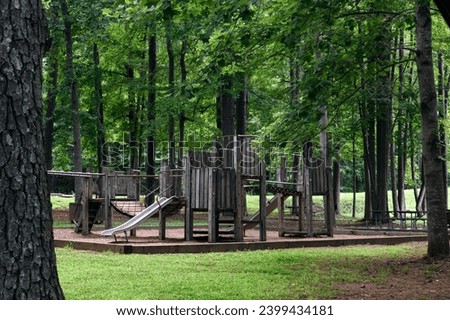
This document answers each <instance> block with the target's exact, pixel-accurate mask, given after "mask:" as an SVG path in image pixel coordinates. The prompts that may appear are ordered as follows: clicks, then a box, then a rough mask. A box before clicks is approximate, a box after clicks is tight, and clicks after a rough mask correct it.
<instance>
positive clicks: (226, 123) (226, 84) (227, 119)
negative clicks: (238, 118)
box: [220, 76, 234, 136]
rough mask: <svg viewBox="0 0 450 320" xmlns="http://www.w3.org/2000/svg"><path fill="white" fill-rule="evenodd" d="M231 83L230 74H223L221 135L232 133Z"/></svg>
mask: <svg viewBox="0 0 450 320" xmlns="http://www.w3.org/2000/svg"><path fill="white" fill-rule="evenodd" d="M232 88H233V84H232V81H231V77H230V76H223V84H222V95H221V109H220V114H221V129H222V135H223V136H232V135H233V134H234V105H233V95H232V92H231V91H232Z"/></svg>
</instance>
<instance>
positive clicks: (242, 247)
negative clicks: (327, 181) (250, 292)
mask: <svg viewBox="0 0 450 320" xmlns="http://www.w3.org/2000/svg"><path fill="white" fill-rule="evenodd" d="M55 231H56V232H55V246H56V247H60V248H61V247H66V246H69V247H71V248H74V249H76V250H89V251H96V252H103V251H111V252H115V253H122V254H174V253H208V252H233V251H249V250H274V249H298V248H318V247H340V246H352V245H395V244H401V243H406V242H416V241H427V236H426V234H423V233H421V234H397V233H378V234H375V233H372V235H370V234H364V233H362V232H360V233H356V232H353V234H345V235H343V234H337V235H336V236H335V237H334V238H293V237H292V238H290V237H288V238H279V237H277V236H275V234H277V233H276V232H274V233H273V234H271V233H269V235H268V236H269V238H268V239H267V241H257V240H253V239H254V237H249V238H247V237H246V239H249V240H246V241H243V242H219V243H208V242H207V241H206V240H207V239H206V238H205V237H199V238H195V239H194V241H184V240H183V239H179V238H178V239H176V238H170V232H169V230H168V238H167V240H166V241H158V239H157V236H156V233H154V236H151V237H147V236H140V237H129V242H128V243H125V242H117V243H114V242H113V239H111V238H104V237H100V236H98V234H95V233H94V234H92V235H91V236H89V237H88V238H86V237H84V238H82V237H81V236H79V237H78V238H77V239H68V238H67V237H64V236H63V235H62V232H63V231H61V230H59V231H58V230H57V229H56V230H55ZM141 231H143V230H141ZM153 231H155V232H156V230H153ZM172 231H175V230H174V229H172ZM139 233H140V231H139V230H138V234H139ZM256 239H257V237H256Z"/></svg>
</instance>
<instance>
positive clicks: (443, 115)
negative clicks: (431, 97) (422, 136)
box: [438, 53, 448, 209]
mask: <svg viewBox="0 0 450 320" xmlns="http://www.w3.org/2000/svg"><path fill="white" fill-rule="evenodd" d="M438 70H439V82H438V83H439V84H438V101H439V104H438V110H439V120H440V121H439V135H440V137H439V138H440V141H441V143H440V147H441V157H442V159H445V158H446V157H447V135H446V133H445V125H444V123H445V121H446V120H447V103H446V99H445V89H444V81H445V80H444V77H445V70H444V59H443V57H442V53H439V55H438ZM441 162H442V174H443V175H442V179H443V181H444V186H445V188H444V193H445V208H446V209H447V208H448V192H447V186H448V176H447V161H441Z"/></svg>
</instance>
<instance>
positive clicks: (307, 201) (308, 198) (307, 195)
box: [303, 166, 314, 237]
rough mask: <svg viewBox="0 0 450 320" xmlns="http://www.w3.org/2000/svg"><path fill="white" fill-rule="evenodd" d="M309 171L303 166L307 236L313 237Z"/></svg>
mask: <svg viewBox="0 0 450 320" xmlns="http://www.w3.org/2000/svg"><path fill="white" fill-rule="evenodd" d="M309 174H310V169H309V167H308V166H305V170H304V175H303V179H304V181H303V182H304V184H305V214H306V217H307V219H308V236H309V237H312V236H313V235H314V225H313V220H314V217H313V210H312V192H311V179H310V175H309Z"/></svg>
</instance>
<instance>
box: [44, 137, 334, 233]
mask: <svg viewBox="0 0 450 320" xmlns="http://www.w3.org/2000/svg"><path fill="white" fill-rule="evenodd" d="M254 140H255V137H251V136H230V137H221V138H219V139H217V140H216V141H214V142H213V143H212V145H211V147H210V148H209V150H207V151H189V152H187V154H186V155H185V159H184V163H183V166H182V168H175V169H174V168H171V166H170V165H169V164H168V163H167V161H162V162H161V164H160V170H159V174H158V175H157V176H146V175H141V174H139V172H128V173H117V172H112V171H109V170H107V169H104V172H103V173H68V172H54V171H50V172H49V174H50V175H53V176H60V175H63V176H64V175H68V176H73V177H75V179H77V181H78V182H77V183H78V186H79V188H81V190H82V191H81V193H80V196H79V199H77V200H76V201H75V203H74V204H73V205H72V206H71V210H70V211H71V217H72V220H73V221H74V222H75V224H76V227H75V231H76V232H80V233H82V234H84V235H87V234H89V233H90V231H91V229H92V226H93V224H94V223H103V224H104V226H105V230H104V231H103V232H102V235H104V236H115V235H116V234H120V233H125V235H126V234H127V232H129V233H130V234H131V235H136V229H137V228H138V227H139V226H140V225H141V224H142V223H143V222H144V221H146V220H148V219H149V218H151V217H158V218H159V238H160V239H161V240H164V239H165V238H166V228H167V219H166V218H167V217H168V216H169V215H171V214H174V213H178V212H180V211H181V212H183V211H182V210H183V209H184V238H185V240H186V241H192V240H194V239H196V238H205V237H206V238H207V239H208V241H209V242H219V241H225V240H226V241H238V242H240V241H243V240H244V238H245V233H246V230H249V229H253V228H257V229H258V230H259V240H260V241H265V240H266V238H267V229H268V226H267V225H268V216H269V215H270V221H271V222H272V223H271V226H270V227H271V228H274V227H276V228H277V230H278V233H279V236H280V237H284V236H307V237H313V236H333V227H334V214H333V209H332V208H333V205H332V198H331V195H332V192H331V187H330V183H331V177H330V168H327V167H326V166H325V164H324V162H323V161H321V159H313V158H312V157H311V155H310V154H309V151H308V150H307V149H305V150H304V151H303V152H302V154H301V155H300V154H299V155H295V156H292V157H290V158H291V159H290V160H292V164H290V165H289V166H288V160H287V158H286V157H279V158H278V159H277V166H278V168H277V169H276V170H273V172H271V170H268V169H267V167H266V161H264V156H261V154H262V153H260V150H258V149H257V148H256V147H255V146H254V145H255V143H254ZM272 162H273V159H272ZM148 179H153V180H155V179H157V180H158V181H159V187H158V188H155V189H154V190H145V191H144V190H143V186H144V185H151V184H149V183H145V181H143V180H148ZM249 193H251V194H253V195H257V198H258V204H259V208H258V210H256V212H249V209H248V206H247V194H249ZM268 194H270V195H271V198H270V199H268ZM151 195H157V196H156V197H155V199H156V200H155V201H154V202H153V203H152V204H149V205H148V206H145V205H144V202H145V201H144V199H147V198H149V196H151ZM314 196H315V198H314V199H315V202H321V201H322V203H323V205H322V206H320V207H315V206H313V197H314ZM113 211H115V212H117V213H120V214H122V215H124V216H126V217H127V218H129V220H128V221H126V222H125V223H122V224H121V225H119V226H116V227H113V221H112V217H113V215H112V212H113ZM275 211H277V212H278V215H277V218H278V219H274V214H273V212H275ZM202 212H203V213H204V215H207V226H205V224H201V223H196V217H198V216H199V213H202ZM194 213H195V214H194ZM200 215H201V214H200ZM273 221H276V225H275V226H274V225H273Z"/></svg>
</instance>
